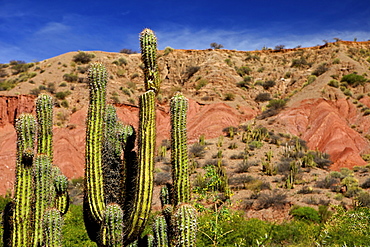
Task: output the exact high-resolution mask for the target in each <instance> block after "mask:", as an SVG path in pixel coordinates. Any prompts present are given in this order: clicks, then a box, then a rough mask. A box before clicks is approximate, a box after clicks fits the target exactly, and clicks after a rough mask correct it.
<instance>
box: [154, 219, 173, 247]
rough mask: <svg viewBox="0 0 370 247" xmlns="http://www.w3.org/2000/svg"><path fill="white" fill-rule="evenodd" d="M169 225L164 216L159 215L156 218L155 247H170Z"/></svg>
mask: <svg viewBox="0 0 370 247" xmlns="http://www.w3.org/2000/svg"><path fill="white" fill-rule="evenodd" d="M167 231H168V230H167V223H166V218H165V217H164V216H163V215H159V216H158V217H156V218H155V220H154V224H153V234H154V239H155V240H154V242H155V246H158V247H168V246H169V243H168V235H167Z"/></svg>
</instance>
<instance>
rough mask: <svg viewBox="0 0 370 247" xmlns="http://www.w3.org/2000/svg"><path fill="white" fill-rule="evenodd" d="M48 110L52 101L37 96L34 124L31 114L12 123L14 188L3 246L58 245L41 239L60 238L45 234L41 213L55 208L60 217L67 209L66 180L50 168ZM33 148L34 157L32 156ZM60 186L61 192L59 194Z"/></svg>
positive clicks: (43, 96)
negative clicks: (14, 168) (62, 199)
mask: <svg viewBox="0 0 370 247" xmlns="http://www.w3.org/2000/svg"><path fill="white" fill-rule="evenodd" d="M52 107H53V105H52V98H51V97H50V96H47V95H44V94H41V95H40V96H39V97H38V98H37V100H36V115H37V123H36V120H35V118H34V117H33V116H32V115H31V114H22V115H20V117H19V118H18V119H17V120H16V124H15V128H16V132H17V165H16V185H15V193H14V200H13V202H12V203H11V207H12V208H11V209H9V213H11V217H6V218H7V220H8V222H6V223H5V225H6V226H9V227H6V229H4V232H5V235H6V236H9V239H7V240H6V245H7V246H14V247H15V246H34V247H38V246H60V244H56V245H51V244H50V245H49V244H47V243H46V242H45V241H47V239H45V237H44V236H45V234H47V235H48V236H49V237H50V238H60V236H59V235H60V234H59V233H57V231H50V232H48V233H46V232H45V229H44V228H43V222H44V221H45V220H46V219H44V217H45V216H44V214H45V212H47V211H48V210H49V209H51V208H54V207H56V206H57V207H58V208H59V210H58V215H59V217H61V213H62V214H64V213H66V211H67V209H68V193H67V183H68V181H67V178H66V177H65V176H64V175H60V170H59V168H57V167H55V166H53V165H52V158H53V157H52V156H53V148H52V147H53V143H52V137H53V133H52V126H53V122H52V121H53V120H52V117H53V113H52V111H53V108H52ZM36 132H37V148H36V147H35V142H36V138H35V137H36ZM35 149H37V155H35V154H34V150H35ZM34 156H35V157H34ZM57 175H58V176H57ZM55 179H57V180H63V181H64V182H63V184H64V185H60V186H59V187H58V186H57V184H58V183H55V181H54V180H55ZM62 187H63V193H60V190H61V188H62ZM59 194H62V195H63V196H61V197H60V198H64V203H63V204H62V205H60V206H58V205H59V204H61V203H58V198H59V196H58V195H59ZM48 217H49V216H48ZM56 222H60V221H56ZM58 224H59V223H58ZM58 226H59V227H60V228H61V226H60V225H58ZM55 230H56V229H55ZM52 234H56V235H55V236H52Z"/></svg>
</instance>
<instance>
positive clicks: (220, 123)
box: [0, 97, 257, 194]
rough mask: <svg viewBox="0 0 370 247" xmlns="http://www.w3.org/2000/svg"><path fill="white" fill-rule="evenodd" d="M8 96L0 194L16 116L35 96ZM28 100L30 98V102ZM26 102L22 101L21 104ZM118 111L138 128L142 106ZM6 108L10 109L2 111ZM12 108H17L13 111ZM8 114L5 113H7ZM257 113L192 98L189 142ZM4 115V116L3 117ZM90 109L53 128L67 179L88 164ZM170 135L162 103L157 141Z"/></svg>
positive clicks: (0, 136)
mask: <svg viewBox="0 0 370 247" xmlns="http://www.w3.org/2000/svg"><path fill="white" fill-rule="evenodd" d="M6 98H7V97H2V98H1V97H0V103H1V104H0V106H1V108H0V109H2V114H3V115H1V116H2V118H1V119H3V121H2V125H0V181H2V183H1V184H0V194H5V193H6V191H7V190H11V189H12V188H13V185H14V176H15V153H16V133H15V130H14V127H13V123H14V117H11V116H17V115H18V114H19V112H22V111H26V112H32V111H33V110H34V108H33V107H31V106H33V105H34V98H30V99H29V98H27V97H25V98H24V97H19V98H16V99H13V97H10V99H11V100H13V101H11V102H12V104H14V105H9V104H8V103H7V102H9V100H7V99H6ZM27 100H28V101H27ZM21 102H23V103H21ZM116 108H117V114H118V117H119V118H120V120H121V121H122V122H123V123H125V124H130V125H133V126H134V127H135V128H136V129H137V127H138V122H139V118H138V113H139V108H138V107H135V106H130V105H123V104H122V105H117V106H116ZM3 109H7V111H5V110H3ZM10 109H14V110H12V111H10ZM5 113H6V114H5ZM256 115H257V112H256V111H254V110H252V109H250V108H246V107H244V108H243V111H242V112H240V111H239V110H236V109H233V108H232V107H230V106H228V105H226V104H224V103H214V104H209V105H202V104H199V103H197V102H196V101H194V100H189V111H188V138H189V142H194V141H197V140H198V139H199V137H200V135H202V134H205V137H206V138H214V137H217V136H219V135H221V134H222V129H223V128H225V127H228V126H237V125H239V124H240V123H242V122H244V121H247V120H249V119H252V118H254V117H255V116H256ZM3 116H4V117H3ZM86 116H87V108H83V109H81V110H79V111H77V112H75V113H73V114H72V115H71V117H70V121H69V123H68V124H67V127H66V128H62V127H54V130H53V131H54V161H53V162H54V164H55V165H57V166H59V167H60V168H61V170H62V172H63V173H64V174H65V175H66V176H67V177H68V178H70V179H71V178H78V177H82V176H83V175H84V164H85V156H84V155H85V122H86ZM169 138H170V117H169V107H168V106H160V107H159V109H158V110H157V144H158V145H159V144H160V143H161V141H162V140H164V139H169Z"/></svg>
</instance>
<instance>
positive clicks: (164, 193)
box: [159, 186, 171, 208]
mask: <svg viewBox="0 0 370 247" xmlns="http://www.w3.org/2000/svg"><path fill="white" fill-rule="evenodd" d="M159 199H160V200H161V205H162V208H163V207H164V206H165V205H168V204H171V201H170V191H169V188H168V186H163V187H162V188H161V192H160V195H159Z"/></svg>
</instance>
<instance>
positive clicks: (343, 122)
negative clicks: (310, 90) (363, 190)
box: [277, 99, 370, 170]
mask: <svg viewBox="0 0 370 247" xmlns="http://www.w3.org/2000/svg"><path fill="white" fill-rule="evenodd" d="M277 122H279V123H280V124H282V125H284V126H285V127H286V129H287V131H288V132H290V133H292V134H294V135H297V136H299V137H301V138H302V139H303V140H305V141H307V144H308V147H309V148H310V149H313V150H315V149H319V150H320V151H322V152H325V153H328V154H329V155H330V158H331V160H332V161H333V162H334V164H333V165H332V166H331V169H333V170H339V169H340V168H341V167H348V168H352V167H353V166H355V165H358V166H361V165H366V162H365V161H364V160H363V159H362V158H361V156H360V154H361V153H362V152H365V151H367V150H369V143H368V141H367V140H366V139H365V138H364V137H362V136H361V135H360V134H359V133H358V132H357V131H355V130H354V129H352V128H351V127H350V126H351V125H353V126H358V128H362V130H363V131H368V130H369V127H370V123H369V121H366V120H365V117H363V116H362V114H360V113H359V112H358V111H357V108H356V107H355V105H353V104H352V103H351V102H350V101H347V100H345V99H340V100H337V101H327V100H324V99H310V100H304V101H302V102H301V103H300V104H299V106H297V107H294V108H289V109H287V110H285V111H283V112H281V113H280V114H279V116H278V118H277Z"/></svg>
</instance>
